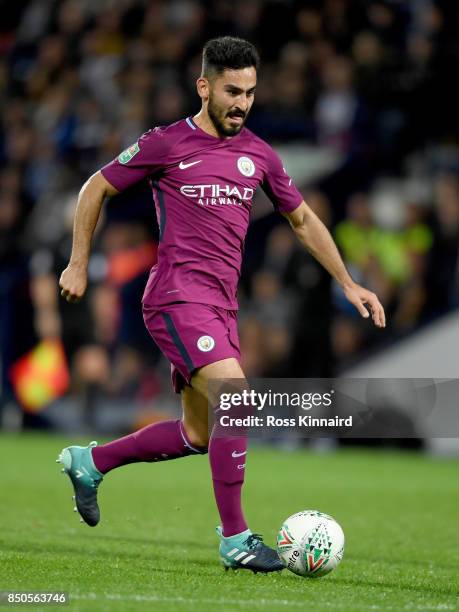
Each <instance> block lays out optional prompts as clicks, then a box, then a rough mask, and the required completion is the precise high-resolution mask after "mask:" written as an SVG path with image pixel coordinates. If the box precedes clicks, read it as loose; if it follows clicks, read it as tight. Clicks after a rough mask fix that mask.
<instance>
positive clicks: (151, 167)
mask: <svg viewBox="0 0 459 612" xmlns="http://www.w3.org/2000/svg"><path fill="white" fill-rule="evenodd" d="M102 174H103V175H104V177H105V178H106V179H107V181H108V182H109V183H111V184H112V185H113V186H114V187H115V188H116V189H117V190H118V191H123V190H124V189H126V188H127V187H129V186H131V185H133V184H134V183H136V182H138V181H140V180H141V179H144V178H146V177H148V178H149V181H150V184H151V187H152V190H153V197H154V201H155V206H156V214H157V218H158V224H159V230H160V238H159V249H158V263H157V264H156V265H155V266H154V267H153V268H152V270H151V272H150V278H149V280H148V283H147V286H146V288H145V293H144V296H143V303H144V305H145V306H151V307H153V308H156V307H160V306H164V305H166V304H171V303H172V302H179V301H180V302H197V303H201V304H210V305H213V306H220V307H222V308H226V309H229V310H233V309H237V300H236V289H237V284H238V281H239V276H240V270H241V262H242V252H243V246H244V239H245V235H246V232H247V226H248V224H249V215H250V209H251V207H252V199H253V195H254V193H255V190H256V188H257V187H258V186H259V185H261V186H262V188H263V189H264V191H265V192H266V194H267V195H268V197H269V198H270V199H271V201H272V202H273V205H274V207H275V208H276V209H277V210H279V211H282V212H292V211H293V210H295V208H297V207H298V206H299V204H300V203H301V201H302V199H303V198H302V196H301V194H300V193H299V192H298V190H297V189H296V187H295V186H294V184H293V183H292V180H291V178H290V177H289V176H288V175H287V174H286V172H285V170H284V168H283V167H282V162H281V161H280V159H279V157H278V156H277V155H276V153H275V152H274V151H273V150H272V148H271V147H270V146H269V145H268V144H267V143H265V142H264V141H263V140H261V138H258V137H257V136H255V134H253V133H252V132H251V131H250V130H248V129H247V128H243V129H242V130H241V131H240V132H239V134H237V135H236V136H233V137H231V138H216V137H214V136H211V135H210V134H207V133H206V132H205V131H204V130H202V129H201V128H199V127H198V126H197V125H196V124H195V123H194V122H193V120H192V119H191V118H187V119H185V120H181V121H178V122H177V123H173V124H172V125H169V126H166V127H157V128H155V129H153V130H149V131H148V132H146V133H145V134H144V135H143V136H142V137H141V138H140V139H139V141H138V142H137V143H135V144H134V145H133V146H131V147H129V149H126V151H124V152H123V153H121V155H119V157H118V158H117V159H115V160H114V161H112V162H110V163H109V164H108V165H106V166H104V168H102Z"/></svg>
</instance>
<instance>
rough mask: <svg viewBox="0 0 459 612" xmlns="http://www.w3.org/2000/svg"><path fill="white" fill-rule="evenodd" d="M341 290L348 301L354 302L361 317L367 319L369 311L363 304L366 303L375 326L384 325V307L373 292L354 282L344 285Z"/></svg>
mask: <svg viewBox="0 0 459 612" xmlns="http://www.w3.org/2000/svg"><path fill="white" fill-rule="evenodd" d="M343 291H344V295H345V296H346V298H347V299H348V301H349V302H350V303H351V304H354V306H355V307H356V308H357V310H358V311H359V312H360V314H361V315H362V317H364V318H365V319H367V318H368V317H369V316H370V313H369V312H368V310H367V309H366V308H365V306H364V304H368V307H369V309H370V312H371V318H372V319H373V323H374V324H375V325H376V327H386V315H385V314H384V308H383V307H382V305H381V303H380V301H379V300H378V297H377V296H376V295H375V294H374V293H372V292H371V291H368V289H364V288H363V287H361V286H360V285H357V284H356V283H354V284H352V285H346V286H345V287H343Z"/></svg>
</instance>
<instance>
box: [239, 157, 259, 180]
mask: <svg viewBox="0 0 459 612" xmlns="http://www.w3.org/2000/svg"><path fill="white" fill-rule="evenodd" d="M237 169H238V170H239V172H240V173H241V174H243V175H244V176H253V175H254V174H255V164H254V163H253V161H252V160H251V159H250V157H240V158H239V159H238V160H237Z"/></svg>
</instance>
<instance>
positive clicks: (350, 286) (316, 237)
mask: <svg viewBox="0 0 459 612" xmlns="http://www.w3.org/2000/svg"><path fill="white" fill-rule="evenodd" d="M282 214H283V215H284V217H286V219H288V221H289V223H290V225H291V227H292V229H293V231H294V232H295V234H296V235H297V237H298V239H299V241H300V242H301V244H302V245H303V246H304V247H305V248H306V249H307V250H308V251H309V252H310V253H311V255H312V256H313V257H314V258H315V259H317V261H318V262H319V263H320V264H322V265H323V266H324V268H325V269H326V270H327V271H328V272H329V273H330V274H331V275H332V276H333V278H335V279H336V281H337V282H338V283H339V284H340V285H341V287H342V289H343V291H344V295H345V296H346V298H347V299H348V301H349V302H350V303H351V304H353V305H354V306H355V307H356V308H357V310H358V311H359V313H360V314H361V315H362V317H364V318H368V317H369V313H368V310H367V308H366V307H365V305H367V306H368V308H369V309H370V312H371V316H372V319H373V322H374V324H375V325H376V326H377V327H385V326H386V317H385V314H384V308H383V307H382V305H381V303H380V301H379V300H378V298H377V296H376V295H375V294H374V293H372V292H371V291H368V289H365V288H364V287H361V286H360V285H358V284H357V283H355V282H354V281H353V280H352V278H351V276H350V274H349V272H348V271H347V270H346V266H345V265H344V262H343V260H342V258H341V255H340V254H339V251H338V248H337V246H336V244H335V242H334V241H333V238H332V236H331V234H330V232H329V231H328V229H327V228H326V227H325V225H324V224H323V223H322V221H321V220H320V219H319V218H318V217H317V215H316V214H315V213H314V212H313V211H312V210H311V209H310V208H309V206H308V205H307V204H306V202H304V201H303V202H301V204H300V205H299V206H298V207H297V208H296V209H295V210H294V211H292V212H289V213H287V212H283V213H282Z"/></svg>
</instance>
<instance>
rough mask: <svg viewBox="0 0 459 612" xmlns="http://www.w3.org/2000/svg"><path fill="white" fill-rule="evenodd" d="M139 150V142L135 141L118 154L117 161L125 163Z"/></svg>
mask: <svg viewBox="0 0 459 612" xmlns="http://www.w3.org/2000/svg"><path fill="white" fill-rule="evenodd" d="M139 151H140V147H139V143H137V142H135V143H134V144H133V145H131V146H130V147H128V148H127V149H125V150H124V151H123V152H122V153H120V154H119V155H118V161H119V162H120V164H127V163H128V162H129V161H131V159H132V158H133V157H134V156H135V155H137V153H138V152H139Z"/></svg>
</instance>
